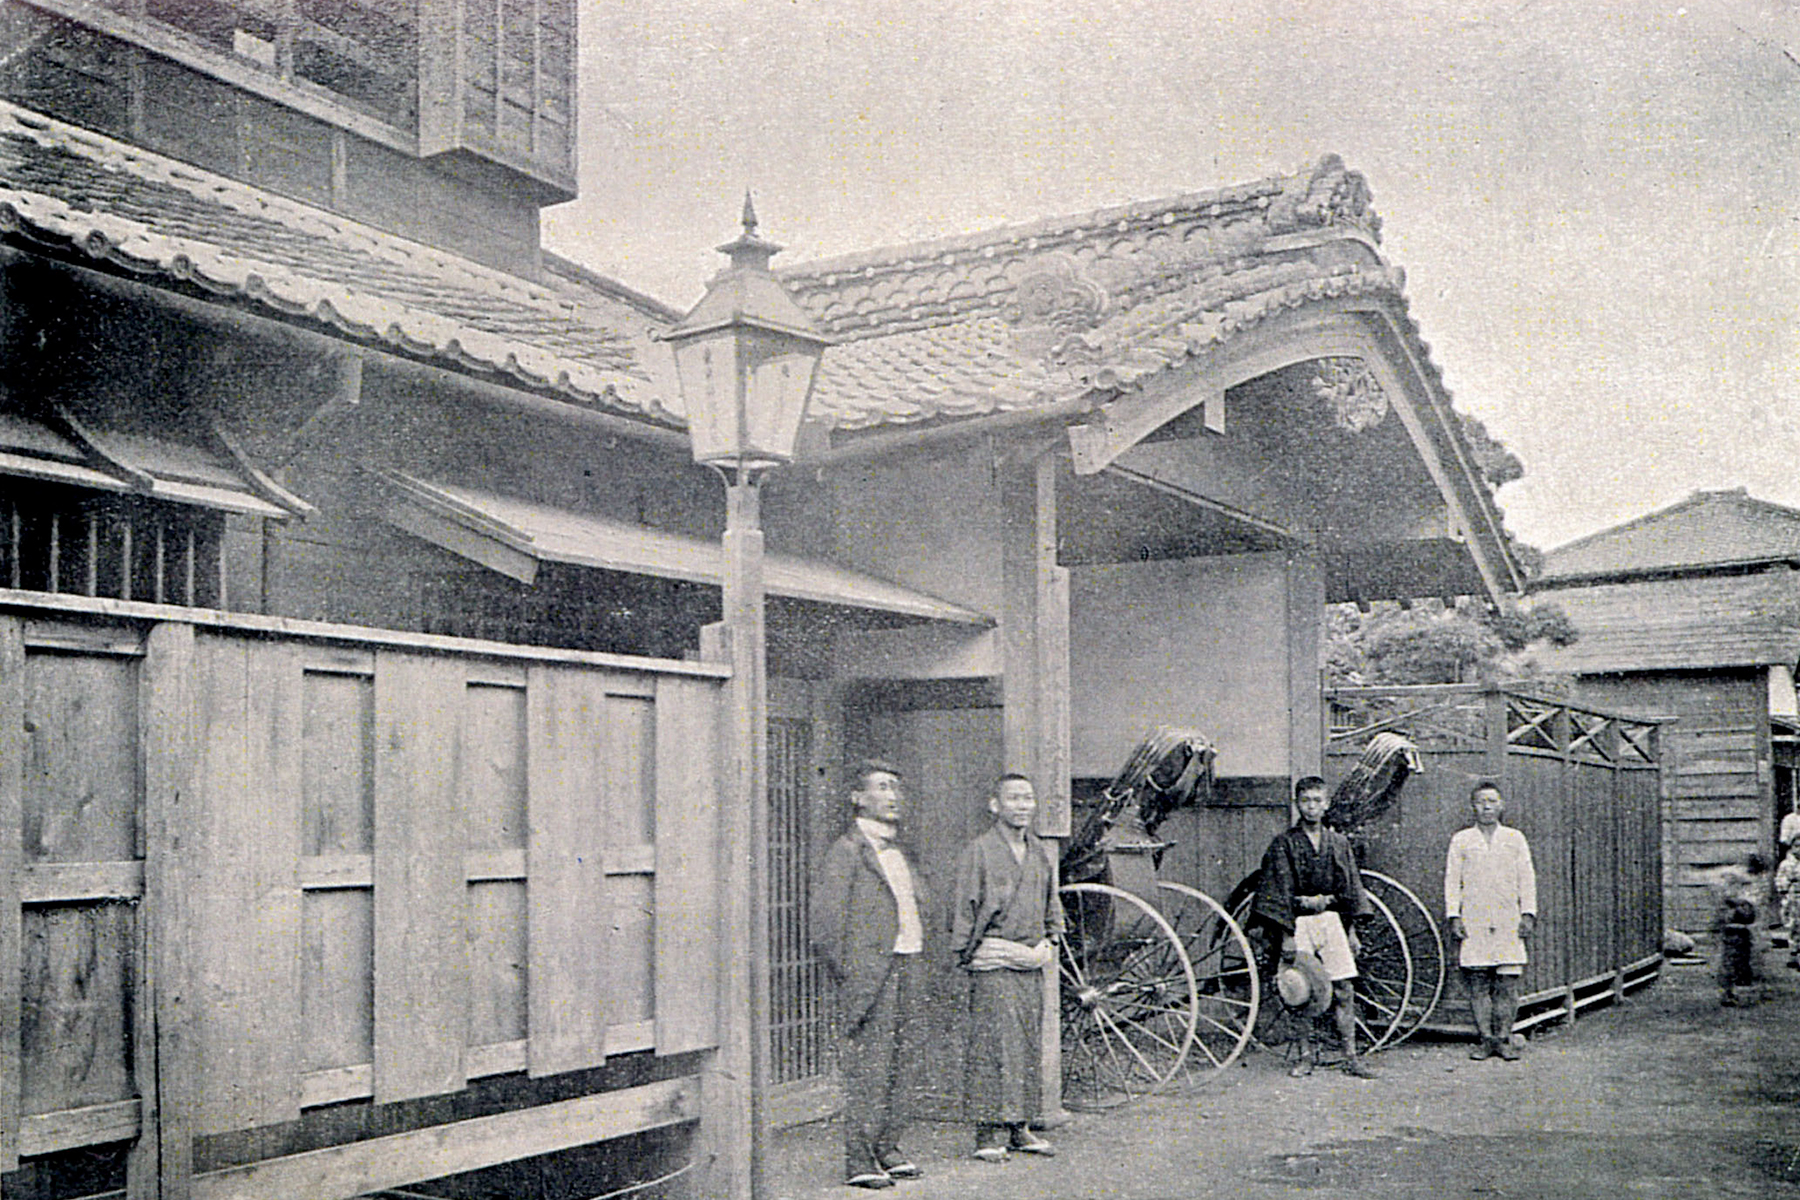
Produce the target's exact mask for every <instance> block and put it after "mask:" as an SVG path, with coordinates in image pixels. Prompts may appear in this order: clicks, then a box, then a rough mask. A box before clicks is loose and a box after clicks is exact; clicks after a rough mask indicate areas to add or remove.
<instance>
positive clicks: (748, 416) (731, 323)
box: [664, 193, 826, 1200]
mask: <svg viewBox="0 0 1800 1200" xmlns="http://www.w3.org/2000/svg"><path fill="white" fill-rule="evenodd" d="M743 223H744V231H743V233H742V234H741V235H740V236H739V237H738V238H737V240H735V241H733V242H730V243H728V244H726V245H724V246H720V247H719V251H720V253H722V254H725V255H728V256H729V257H730V259H731V265H730V266H728V267H726V268H725V269H724V270H722V271H720V272H719V273H718V274H717V275H715V276H714V277H713V279H712V281H711V282H710V283H708V284H707V287H706V294H705V295H704V296H702V297H701V298H700V302H699V303H698V304H696V305H694V307H693V309H692V310H691V311H689V313H688V314H687V316H685V317H683V318H682V319H681V320H680V321H679V322H678V323H677V324H676V325H675V327H674V328H672V329H670V330H669V331H668V332H667V333H666V334H665V335H664V340H665V341H667V342H669V343H670V344H671V346H672V347H673V348H674V352H675V370H676V374H677V376H678V378H679V380H680V387H681V396H682V401H683V403H684V405H685V407H686V409H687V418H688V432H689V436H690V437H691V439H692V442H693V454H694V461H695V462H698V463H704V464H705V465H707V466H710V467H712V468H714V469H715V470H717V471H718V472H719V474H720V475H721V477H723V479H724V480H725V497H726V503H725V534H724V539H723V542H724V544H723V551H724V559H725V561H724V571H723V579H722V584H723V588H722V590H723V596H722V617H721V622H720V626H721V628H722V633H723V637H724V643H725V644H724V645H723V646H720V645H718V644H717V642H716V641H714V642H712V643H711V644H709V645H708V647H707V649H708V651H709V652H710V653H711V654H713V655H716V656H719V657H723V658H725V659H726V660H727V661H728V662H729V663H730V664H731V679H730V681H729V683H728V684H727V687H726V695H727V702H728V705H729V712H730V739H731V744H730V747H729V758H730V764H731V765H730V772H729V790H728V792H727V793H726V795H725V797H724V798H723V800H724V803H725V805H726V806H727V809H726V812H725V813H724V814H722V815H723V820H722V822H721V828H722V831H723V835H724V839H725V848H726V852H725V857H724V860H723V861H722V863H721V873H722V876H723V877H722V878H721V880H720V886H721V890H722V892H723V894H724V895H725V896H726V897H727V899H726V914H725V916H726V920H725V928H724V930H723V931H722V933H723V935H724V937H723V943H724V964H723V965H724V970H723V971H722V973H721V981H720V983H721V986H720V995H719V1002H720V1005H721V1010H722V1015H723V1018H724V1019H723V1021H722V1026H723V1028H722V1032H721V1038H720V1047H719V1055H720V1060H721V1061H720V1071H719V1073H718V1074H719V1077H720V1078H721V1080H723V1081H725V1082H724V1083H723V1084H722V1090H723V1091H724V1092H725V1093H726V1094H724V1095H719V1096H717V1097H716V1099H717V1100H718V1101H722V1102H724V1103H726V1104H727V1105H730V1106H731V1107H733V1108H738V1106H739V1105H741V1109H740V1111H742V1112H743V1113H744V1114H745V1115H746V1116H747V1118H748V1122H747V1128H745V1127H744V1126H743V1125H742V1124H740V1123H738V1122H737V1121H736V1118H735V1114H734V1116H733V1122H734V1125H733V1129H732V1130H731V1132H730V1133H729V1134H728V1135H727V1136H726V1137H725V1138H723V1139H722V1144H721V1145H718V1146H716V1147H715V1149H716V1150H717V1151H719V1152H722V1153H723V1154H724V1155H725V1156H726V1157H727V1158H728V1159H729V1160H730V1161H734V1162H735V1161H746V1160H747V1161H748V1164H749V1172H748V1176H747V1177H744V1176H742V1175H740V1174H739V1173H738V1172H737V1171H736V1170H734V1169H728V1170H727V1172H726V1174H727V1176H728V1177H729V1179H730V1183H729V1190H730V1193H731V1194H732V1196H734V1197H743V1196H746V1195H747V1196H748V1197H750V1198H751V1200H762V1198H763V1197H765V1196H767V1194H768V1188H767V1184H766V1166H765V1162H764V1149H765V1145H766V1120H765V1104H766V1096H767V1092H768V1085H769V1040H768V1038H769V796H768V725H769V713H768V684H767V679H766V670H767V664H766V661H765V641H764V629H763V534H762V514H761V505H760V489H761V484H762V478H763V476H764V474H765V473H767V472H768V471H769V470H770V469H771V468H774V467H778V466H780V465H781V464H783V463H785V462H788V461H789V460H790V459H792V458H793V454H794V443H795V441H796V440H797V439H798V437H799V433H800V420H801V417H802V416H803V415H804V414H805V410H806V402H807V400H808V398H809V397H810V396H811V394H812V387H813V379H814V376H815V375H816V373H817V370H818V366H819V359H820V358H821V356H823V354H824V352H825V346H826V340H825V339H824V338H823V337H821V336H820V335H819V333H818V331H817V330H816V329H815V328H814V327H813V324H812V321H811V320H810V319H809V318H808V317H807V315H806V313H805V312H804V311H802V310H801V308H800V306H799V305H798V304H796V303H795V302H794V300H793V297H791V296H789V295H788V294H787V292H786V290H785V289H783V288H782V286H781V284H780V283H779V282H778V281H777V280H776V279H775V277H774V275H773V274H771V273H770V271H769V259H770V258H771V257H773V256H774V255H775V254H776V253H777V252H779V251H780V249H781V247H780V246H777V245H775V244H773V243H771V242H766V241H764V240H763V239H761V238H759V237H757V236H756V211H755V209H754V208H753V207H752V206H751V203H750V196H749V194H748V193H746V194H745V196H744V214H743ZM745 1091H747V1092H748V1094H747V1095H744V1094H743V1092H745ZM746 1143H747V1144H746ZM740 1156H741V1157H740Z"/></svg>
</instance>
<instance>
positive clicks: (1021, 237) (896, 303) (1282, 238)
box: [781, 156, 1425, 429]
mask: <svg viewBox="0 0 1800 1200" xmlns="http://www.w3.org/2000/svg"><path fill="white" fill-rule="evenodd" d="M1379 233H1380V222H1379V219H1378V218H1377V217H1376V216H1375V214H1374V213H1373V212H1372V211H1371V210H1370V208H1369V191H1368V187H1367V185H1366V183H1365V182H1364V180H1363V178H1362V176H1361V175H1359V174H1356V173H1355V172H1351V171H1347V170H1345V168H1344V165H1343V163H1342V162H1340V161H1339V160H1338V159H1337V158H1336V157H1334V156H1327V157H1326V158H1324V159H1322V160H1320V162H1319V163H1318V165H1317V166H1316V167H1314V168H1313V169H1312V170H1310V171H1307V172H1302V173H1300V174H1296V175H1288V176H1280V177H1277V178H1273V179H1266V180H1262V181H1260V182H1257V183H1251V184H1246V185H1242V186H1239V187H1233V188H1227V189H1223V190H1220V191H1212V192H1196V193H1190V194H1187V195H1182V196H1176V197H1174V198H1172V199H1167V200H1160V201H1154V202H1146V203H1140V204H1131V205H1124V206H1120V207H1115V208H1106V209H1101V210H1098V211H1096V212H1090V213H1087V214H1084V215H1082V216H1079V217H1071V218H1057V219H1052V220H1044V221H1037V222H1034V223H1031V224H1026V225H1016V226H1009V227H1005V228H1002V229H998V230H992V231H989V232H986V233H981V234H974V235H969V236H965V237H957V238H949V239H944V240H941V241H934V242H927V243H918V244H914V245H910V246H903V247H897V248H892V249H888V250H881V251H874V252H870V253H865V254H857V255H851V256H846V257H842V258H834V259H828V260H823V261H819V262H813V263H807V264H804V265H803V266H798V267H794V268H790V269H788V270H786V271H783V272H781V277H782V279H783V281H784V282H785V283H787V285H788V286H789V288H790V289H791V290H792V291H793V292H794V294H795V297H796V299H798V300H799V302H800V304H801V305H802V306H803V307H804V308H805V309H806V310H807V312H808V313H809V314H810V315H811V316H812V318H813V319H814V321H816V322H817V323H818V324H819V325H820V327H821V328H822V329H824V331H825V332H826V333H827V334H829V335H830V336H832V337H833V338H836V339H838V342H839V344H838V345H836V346H834V347H833V348H832V349H831V350H830V351H829V352H828V353H827V354H826V357H825V362H824V365H823V367H822V369H821V372H820V378H819V384H818V389H817V391H816V393H815V395H814V410H813V411H814V412H815V414H817V415H819V416H822V417H823V418H824V419H825V420H826V421H828V422H829V423H831V424H833V425H835V426H836V427H837V428H840V429H862V428H868V427H871V426H875V425H881V424H887V423H904V422H912V421H926V420H932V419H936V418H950V417H957V416H964V415H971V414H977V413H986V412H996V411H1007V410H1014V409H1025V408H1033V407H1039V406H1045V405H1049V404H1054V403H1056V402H1058V401H1060V400H1065V399H1071V398H1074V397H1077V396H1079V395H1081V394H1083V393H1085V392H1088V391H1092V390H1094V389H1096V388H1099V389H1112V388H1128V387H1131V386H1134V385H1137V384H1139V383H1141V382H1143V381H1144V380H1145V379H1146V378H1147V377H1149V376H1151V375H1153V374H1155V373H1157V372H1161V371H1165V370H1169V369H1171V368H1173V367H1177V366H1180V365H1181V364H1182V363H1183V362H1184V361H1186V360H1187V359H1188V358H1190V357H1192V356H1195V355H1199V354H1203V353H1205V352H1206V351H1207V349H1208V348H1209V347H1211V346H1213V345H1215V344H1217V343H1219V342H1223V341H1225V340H1226V339H1228V338H1230V337H1231V336H1232V335H1233V334H1235V333H1237V332H1238V331H1240V330H1242V329H1245V328H1248V327H1250V326H1253V325H1254V324H1256V323H1257V322H1258V321H1261V320H1263V319H1264V318H1266V317H1268V316H1271V315H1273V314H1275V313H1278V312H1280V311H1282V310H1284V309H1288V308H1292V307H1296V306H1298V305H1301V304H1304V303H1307V302H1308V301H1313V300H1319V299H1324V298H1328V297H1336V296H1359V295H1379V296H1385V297H1390V298H1393V299H1395V300H1398V299H1399V298H1400V297H1401V293H1402V288H1403V286H1404V275H1403V274H1402V273H1401V272H1400V271H1399V270H1398V269H1397V268H1393V267H1390V266H1388V265H1386V264H1385V263H1384V262H1382V261H1381V259H1380V256H1379V254H1378V253H1377V252H1376V251H1375V249H1374V247H1375V243H1376V241H1377V239H1378V237H1379ZM1409 331H1410V332H1414V333H1416V331H1415V330H1410V326H1409ZM1419 349H1420V351H1421V355H1420V357H1421V359H1423V358H1425V355H1424V353H1423V351H1424V346H1423V343H1420V344H1419Z"/></svg>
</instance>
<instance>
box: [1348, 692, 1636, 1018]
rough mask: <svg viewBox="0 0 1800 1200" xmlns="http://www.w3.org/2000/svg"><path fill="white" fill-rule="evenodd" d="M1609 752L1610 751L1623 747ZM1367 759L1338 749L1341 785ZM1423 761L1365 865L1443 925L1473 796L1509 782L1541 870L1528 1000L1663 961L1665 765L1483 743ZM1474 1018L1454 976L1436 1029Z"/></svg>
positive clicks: (1425, 754)
mask: <svg viewBox="0 0 1800 1200" xmlns="http://www.w3.org/2000/svg"><path fill="white" fill-rule="evenodd" d="M1558 719H1559V720H1561V719H1564V718H1558ZM1601 736H1602V739H1607V738H1616V734H1613V733H1611V732H1607V733H1604V734H1602V735H1601ZM1637 736H1639V737H1640V738H1642V737H1645V736H1647V735H1645V734H1642V733H1640V734H1638V735H1637ZM1557 740H1558V741H1559V742H1560V743H1562V744H1566V743H1567V741H1568V737H1567V730H1566V729H1563V728H1561V727H1558V732H1557ZM1605 744H1606V745H1607V746H1608V748H1609V753H1610V748H1611V747H1613V746H1615V745H1616V744H1617V743H1616V741H1607V742H1606V743H1605ZM1359 753H1360V746H1355V745H1346V744H1342V743H1338V744H1333V746H1332V747H1331V748H1330V750H1329V752H1328V756H1327V775H1328V777H1329V778H1331V779H1333V780H1335V779H1337V778H1339V777H1341V776H1342V775H1343V774H1344V773H1345V772H1347V771H1348V770H1349V769H1350V768H1351V767H1352V766H1353V765H1354V764H1355V762H1356V760H1357V757H1358V754H1359ZM1422 760H1423V764H1424V770H1423V772H1422V773H1421V774H1419V775H1416V776H1414V777H1412V778H1411V779H1409V780H1408V781H1407V783H1406V786H1405V789H1404V790H1403V791H1402V793H1401V796H1400V799H1399V800H1398V802H1396V803H1395V804H1394V806H1393V807H1392V808H1390V809H1389V810H1388V812H1387V813H1386V814H1385V815H1384V816H1383V817H1382V818H1381V819H1379V820H1377V821H1375V822H1372V823H1371V824H1370V825H1368V826H1366V827H1365V828H1364V829H1363V830H1362V831H1361V838H1360V841H1361V851H1362V854H1363V862H1364V865H1365V866H1367V867H1369V868H1371V869H1374V870H1378V871H1381V872H1383V873H1385V874H1388V875H1391V876H1393V877H1394V878H1396V879H1398V880H1399V881H1400V882H1402V883H1403V884H1405V885H1406V886H1408V887H1409V888H1411V889H1412V890H1413V891H1414V892H1416V893H1417V894H1418V896H1419V897H1420V899H1422V900H1423V901H1424V902H1425V903H1426V905H1427V906H1428V907H1429V908H1430V909H1431V910H1432V912H1433V913H1434V914H1435V915H1436V916H1437V917H1438V918H1439V920H1440V921H1441V920H1442V916H1443V880H1444V855H1445V851H1446V848H1447V847H1448V845H1449V842H1450V838H1451V836H1452V835H1453V834H1454V833H1455V832H1456V831H1457V830H1459V829H1462V828H1464V827H1465V826H1467V825H1468V824H1469V821H1470V816H1469V803H1468V797H1469V791H1470V789H1471V788H1472V787H1473V786H1474V784H1475V783H1476V782H1477V781H1478V780H1482V779H1488V778H1495V777H1498V778H1500V780H1501V783H1502V787H1503V790H1504V794H1505V795H1506V799H1507V812H1506V822H1507V823H1508V824H1509V825H1513V826H1515V827H1517V828H1518V829H1519V830H1521V831H1522V832H1523V833H1524V834H1525V836H1526V838H1527V840H1528V841H1529V842H1530V844H1531V849H1532V859H1533V862H1534V864H1535V866H1536V869H1537V879H1538V909H1539V912H1538V932H1537V936H1536V937H1535V938H1534V940H1533V943H1532V948H1531V961H1530V963H1529V965H1528V966H1527V967H1526V973H1525V979H1524V990H1525V992H1526V993H1527V994H1530V993H1535V992H1545V991H1551V990H1558V989H1562V988H1566V987H1567V986H1569V985H1571V984H1573V983H1576V982H1579V981H1582V980H1587V979H1593V978H1595V977H1598V976H1601V975H1605V974H1608V973H1611V972H1613V971H1615V970H1617V969H1618V968H1620V967H1622V966H1624V965H1625V964H1627V963H1630V962H1636V961H1640V960H1642V959H1644V958H1646V957H1649V956H1650V955H1653V954H1656V953H1658V951H1659V949H1660V946H1661V941H1662V936H1661V929H1662V900H1661V882H1660V876H1661V871H1660V859H1661V833H1660V820H1659V809H1658V798H1659V795H1660V792H1661V787H1662V784H1661V779H1662V773H1661V771H1660V770H1659V769H1658V767H1657V766H1656V764H1655V763H1643V762H1622V763H1619V764H1613V763H1607V762H1602V761H1598V759H1597V756H1594V755H1592V754H1590V753H1588V752H1585V751H1584V752H1582V753H1581V754H1577V755H1573V756H1569V755H1564V754H1562V753H1561V752H1558V751H1551V750H1540V749H1535V748H1529V747H1522V746H1517V745H1515V746H1512V747H1511V748H1510V749H1508V750H1507V751H1506V753H1505V756H1504V759H1503V760H1497V759H1496V757H1495V755H1494V752H1493V749H1492V747H1491V746H1476V745H1470V746H1469V747H1468V748H1467V749H1465V750H1453V749H1448V748H1444V747H1440V746H1431V747H1427V748H1426V749H1424V750H1423V751H1422ZM1497 764H1498V765H1500V766H1501V767H1502V768H1503V769H1502V770H1500V771H1496V770H1495V769H1494V768H1495V767H1496V765H1497ZM1467 1020H1468V1018H1467V1001H1466V998H1465V996H1464V995H1463V992H1462V989H1461V987H1460V985H1459V984H1458V983H1457V981H1456V979H1455V976H1454V973H1452V978H1451V981H1450V986H1449V987H1448V989H1447V991H1446V992H1445V995H1444V997H1443V999H1442V1000H1441V1001H1440V1008H1439V1015H1438V1016H1437V1017H1436V1018H1435V1022H1436V1023H1438V1024H1448V1025H1457V1024H1458V1023H1459V1022H1462V1023H1466V1021H1467Z"/></svg>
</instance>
